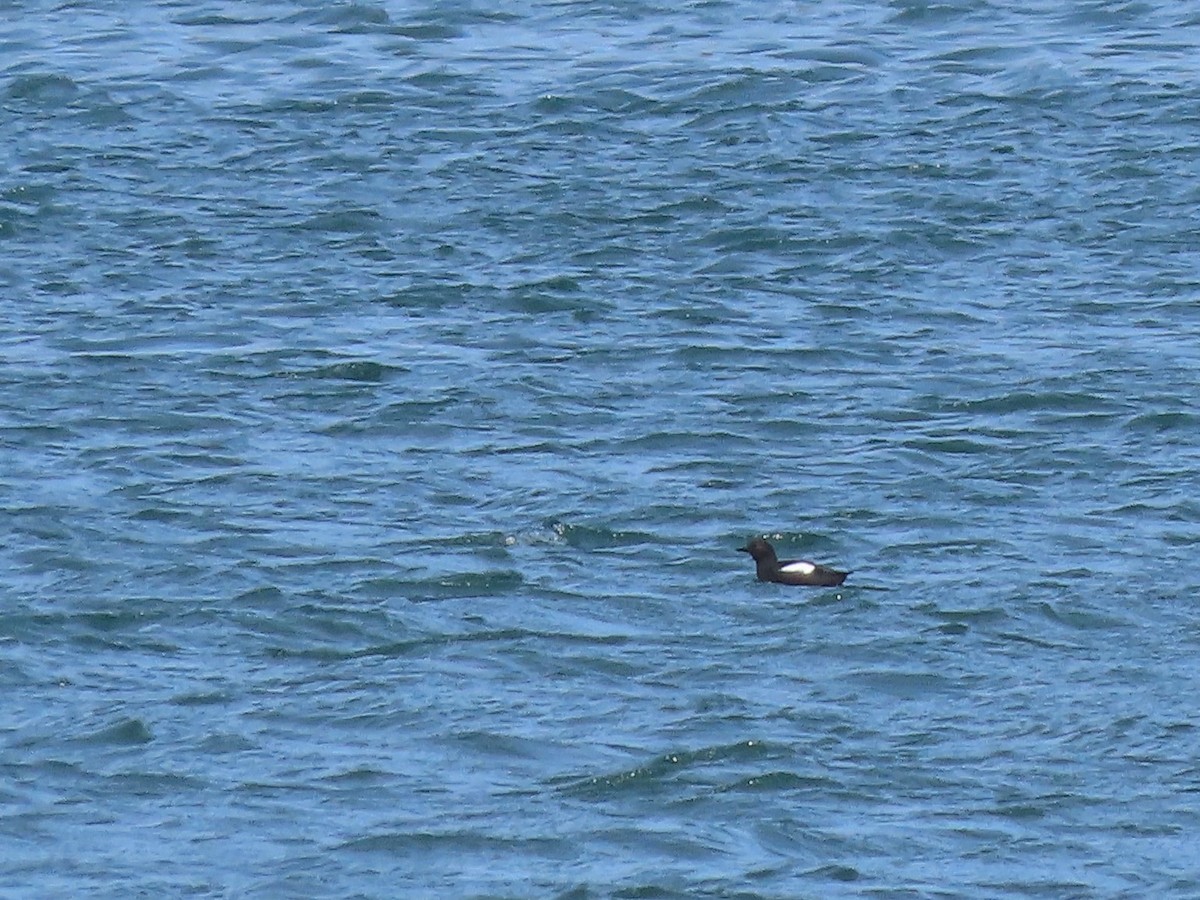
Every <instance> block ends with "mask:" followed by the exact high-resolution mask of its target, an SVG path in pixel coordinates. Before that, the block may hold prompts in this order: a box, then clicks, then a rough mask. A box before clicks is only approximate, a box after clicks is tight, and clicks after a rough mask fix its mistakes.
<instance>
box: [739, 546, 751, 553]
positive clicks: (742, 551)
mask: <svg viewBox="0 0 1200 900" xmlns="http://www.w3.org/2000/svg"><path fill="white" fill-rule="evenodd" d="M738 552H739V553H749V552H750V548H749V547H738Z"/></svg>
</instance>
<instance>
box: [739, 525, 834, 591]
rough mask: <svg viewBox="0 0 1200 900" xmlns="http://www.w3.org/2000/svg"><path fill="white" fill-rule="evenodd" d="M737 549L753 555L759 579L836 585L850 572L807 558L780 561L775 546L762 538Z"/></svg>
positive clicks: (816, 585)
mask: <svg viewBox="0 0 1200 900" xmlns="http://www.w3.org/2000/svg"><path fill="white" fill-rule="evenodd" d="M738 549H739V550H741V551H742V552H743V553H749V554H750V555H751V556H753V557H754V567H755V569H756V570H757V573H758V580H759V581H774V582H778V583H779V584H804V585H809V586H811V587H836V586H837V585H839V584H841V583H842V582H843V581H845V580H846V576H847V575H849V574H850V573H849V572H839V571H837V569H830V568H827V567H826V566H819V565H817V564H816V563H814V562H809V561H808V560H807V559H788V560H784V561H783V562H780V561H779V560H778V559H777V558H776V556H775V548H774V547H772V546H771V545H770V544H769V543H768V542H767V541H765V540H763V539H762V538H757V537H756V538H754V539H752V540H751V541H750V543H748V544H747V545H746V546H745V547H739V548H738Z"/></svg>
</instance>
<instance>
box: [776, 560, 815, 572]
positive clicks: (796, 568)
mask: <svg viewBox="0 0 1200 900" xmlns="http://www.w3.org/2000/svg"><path fill="white" fill-rule="evenodd" d="M779 571H780V572H795V573H796V574H797V575H811V574H812V573H813V572H815V571H817V567H816V566H814V565H813V564H812V563H810V562H808V561H807V560H803V559H801V560H797V561H796V562H790V563H788V564H787V565H786V566H780V567H779Z"/></svg>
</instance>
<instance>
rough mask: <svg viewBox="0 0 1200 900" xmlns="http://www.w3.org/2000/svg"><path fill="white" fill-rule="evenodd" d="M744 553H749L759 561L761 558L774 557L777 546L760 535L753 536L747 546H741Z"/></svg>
mask: <svg viewBox="0 0 1200 900" xmlns="http://www.w3.org/2000/svg"><path fill="white" fill-rule="evenodd" d="M738 549H739V550H741V551H742V552H743V553H749V554H750V555H751V556H753V557H754V559H755V561H756V562H757V561H758V560H760V559H774V558H775V548H774V547H772V546H771V545H770V544H769V543H767V542H766V541H765V540H763V539H762V538H760V537H756V538H751V539H750V542H749V543H748V544H746V546H745V547H739V548H738Z"/></svg>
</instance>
